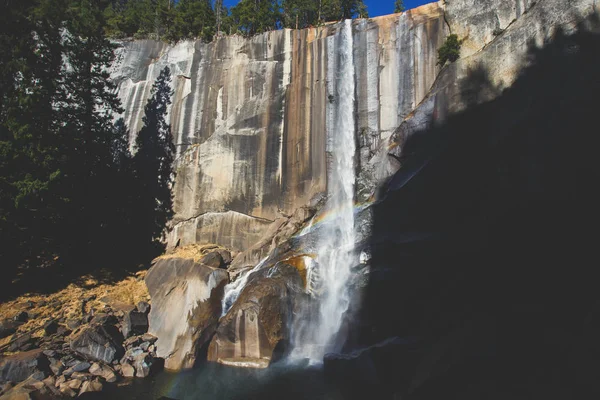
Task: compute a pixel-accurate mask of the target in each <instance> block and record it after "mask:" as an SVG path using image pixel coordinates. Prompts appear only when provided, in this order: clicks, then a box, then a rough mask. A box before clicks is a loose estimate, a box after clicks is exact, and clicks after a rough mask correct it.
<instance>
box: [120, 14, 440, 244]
mask: <svg viewBox="0 0 600 400" xmlns="http://www.w3.org/2000/svg"><path fill="white" fill-rule="evenodd" d="M342 26H343V24H341V23H333V24H328V25H326V26H323V27H318V28H310V29H304V30H279V31H273V32H268V33H265V34H261V35H257V36H255V37H253V38H249V39H246V38H242V37H240V36H229V37H222V38H219V39H217V40H215V41H214V42H212V43H208V44H206V43H201V42H199V41H183V42H179V43H177V44H175V45H169V44H166V43H161V42H155V41H149V40H145V41H132V42H123V43H121V47H120V48H119V50H118V54H117V61H116V62H115V64H114V66H113V71H112V75H113V78H114V79H115V80H116V81H117V83H118V85H119V96H120V98H121V100H122V102H123V105H124V108H125V113H124V118H125V121H126V122H127V124H128V126H129V127H130V129H131V132H132V137H131V138H130V142H131V143H132V144H133V141H134V136H135V133H136V132H137V131H138V130H139V129H140V128H141V125H142V121H141V118H142V116H143V109H144V105H145V102H146V101H147V99H148V97H149V94H150V88H151V86H152V83H153V81H154V79H155V78H156V77H157V76H158V74H159V72H160V70H161V69H162V68H164V67H165V66H169V67H170V69H171V71H172V74H173V86H174V90H175V94H174V98H173V104H172V106H171V109H170V112H169V118H170V122H171V126H172V129H173V135H174V138H175V140H176V147H177V161H176V162H177V178H176V183H175V187H174V194H175V211H176V216H175V218H174V221H173V224H174V230H173V231H172V233H171V234H170V237H169V243H170V244H171V245H174V244H175V243H177V242H178V241H179V243H180V244H181V245H185V244H189V243H195V242H201V241H211V242H215V243H217V244H220V245H223V246H227V247H229V248H232V249H234V250H237V251H241V250H244V249H247V248H248V247H250V246H252V245H253V244H254V243H256V242H258V241H259V239H260V237H261V236H262V235H263V234H264V233H265V232H266V231H267V229H268V228H269V225H270V224H271V223H272V222H273V221H275V220H276V219H278V218H280V217H281V216H282V215H283V216H285V215H291V214H292V213H293V212H294V210H296V209H297V208H299V207H301V206H304V205H306V204H309V203H310V201H311V200H312V199H314V198H316V197H318V196H319V195H322V194H323V193H325V192H326V189H327V168H328V155H327V152H326V143H327V134H328V132H329V133H331V132H335V130H336V128H337V127H336V126H335V122H334V119H333V118H332V115H331V109H333V107H332V104H333V103H334V102H336V98H335V93H333V92H332V89H333V87H332V86H331V82H334V81H335V75H336V74H337V73H338V71H337V70H336V68H334V66H335V60H333V59H332V57H333V55H334V54H339V49H337V48H336V46H337V45H338V44H337V42H336V41H335V40H334V37H335V35H336V33H337V32H338V31H339V30H340V29H341V28H342ZM352 32H353V36H354V43H355V46H354V59H355V63H354V68H355V79H356V82H355V83H356V85H355V86H356V96H355V97H356V101H355V109H356V128H357V132H358V138H357V140H358V145H359V146H360V163H359V170H360V171H359V172H360V174H359V176H360V179H359V182H358V189H359V191H360V195H361V199H363V200H364V199H367V198H368V197H370V196H371V194H372V193H373V190H374V188H375V186H376V183H375V182H376V181H377V180H378V179H379V177H381V176H386V175H389V174H390V173H391V172H389V171H387V172H386V171H379V170H378V168H379V167H378V163H377V162H376V161H377V157H379V152H380V151H379V150H381V148H382V146H385V142H386V139H388V138H389V137H390V136H391V134H392V133H393V131H394V130H395V129H396V128H397V126H398V125H399V124H400V123H401V121H402V120H403V119H404V118H405V117H406V116H407V115H409V114H410V112H411V111H412V110H413V109H414V108H415V107H416V106H417V105H418V104H419V103H420V102H421V101H422V99H423V98H424V97H425V95H426V94H427V92H428V91H429V89H430V87H431V86H432V84H433V82H434V81H435V79H436V76H437V73H438V70H439V68H438V67H436V61H437V59H436V55H437V48H438V47H439V46H440V44H441V43H442V41H443V39H444V37H445V35H446V34H447V27H446V25H445V23H444V15H443V5H442V4H441V3H432V4H429V5H426V6H423V7H420V8H418V9H415V10H411V11H408V12H406V13H402V14H396V15H390V16H385V17H379V18H374V19H364V20H355V21H353V22H352Z"/></svg>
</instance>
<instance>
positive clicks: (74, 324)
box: [67, 319, 81, 329]
mask: <svg viewBox="0 0 600 400" xmlns="http://www.w3.org/2000/svg"><path fill="white" fill-rule="evenodd" d="M80 325H81V320H78V319H68V320H67V327H68V328H69V329H77V328H78V327H79V326H80Z"/></svg>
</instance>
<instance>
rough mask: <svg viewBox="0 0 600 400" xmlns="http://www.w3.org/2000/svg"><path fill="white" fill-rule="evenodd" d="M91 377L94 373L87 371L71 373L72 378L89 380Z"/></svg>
mask: <svg viewBox="0 0 600 400" xmlns="http://www.w3.org/2000/svg"><path fill="white" fill-rule="evenodd" d="M91 377H92V374H90V373H87V372H73V374H72V375H71V378H73V379H79V380H81V381H87V380H89V379H90V378H91Z"/></svg>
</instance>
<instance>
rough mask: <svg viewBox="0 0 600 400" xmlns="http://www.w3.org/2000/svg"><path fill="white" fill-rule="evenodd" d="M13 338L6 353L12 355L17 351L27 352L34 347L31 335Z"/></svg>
mask: <svg viewBox="0 0 600 400" xmlns="http://www.w3.org/2000/svg"><path fill="white" fill-rule="evenodd" d="M15 336H16V337H15V338H14V339H13V342H12V344H11V345H10V346H9V347H8V351H10V352H13V353H14V352H17V351H29V350H31V349H32V348H33V347H34V346H33V342H34V339H33V338H32V337H31V334H29V333H27V334H25V335H20V336H19V335H15Z"/></svg>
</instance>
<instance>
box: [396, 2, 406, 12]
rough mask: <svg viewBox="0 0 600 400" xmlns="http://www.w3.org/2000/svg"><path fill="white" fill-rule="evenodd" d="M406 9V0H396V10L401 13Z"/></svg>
mask: <svg viewBox="0 0 600 400" xmlns="http://www.w3.org/2000/svg"><path fill="white" fill-rule="evenodd" d="M404 10H406V8H404V1H403V0H396V4H395V6H394V12H395V13H401V12H404Z"/></svg>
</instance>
